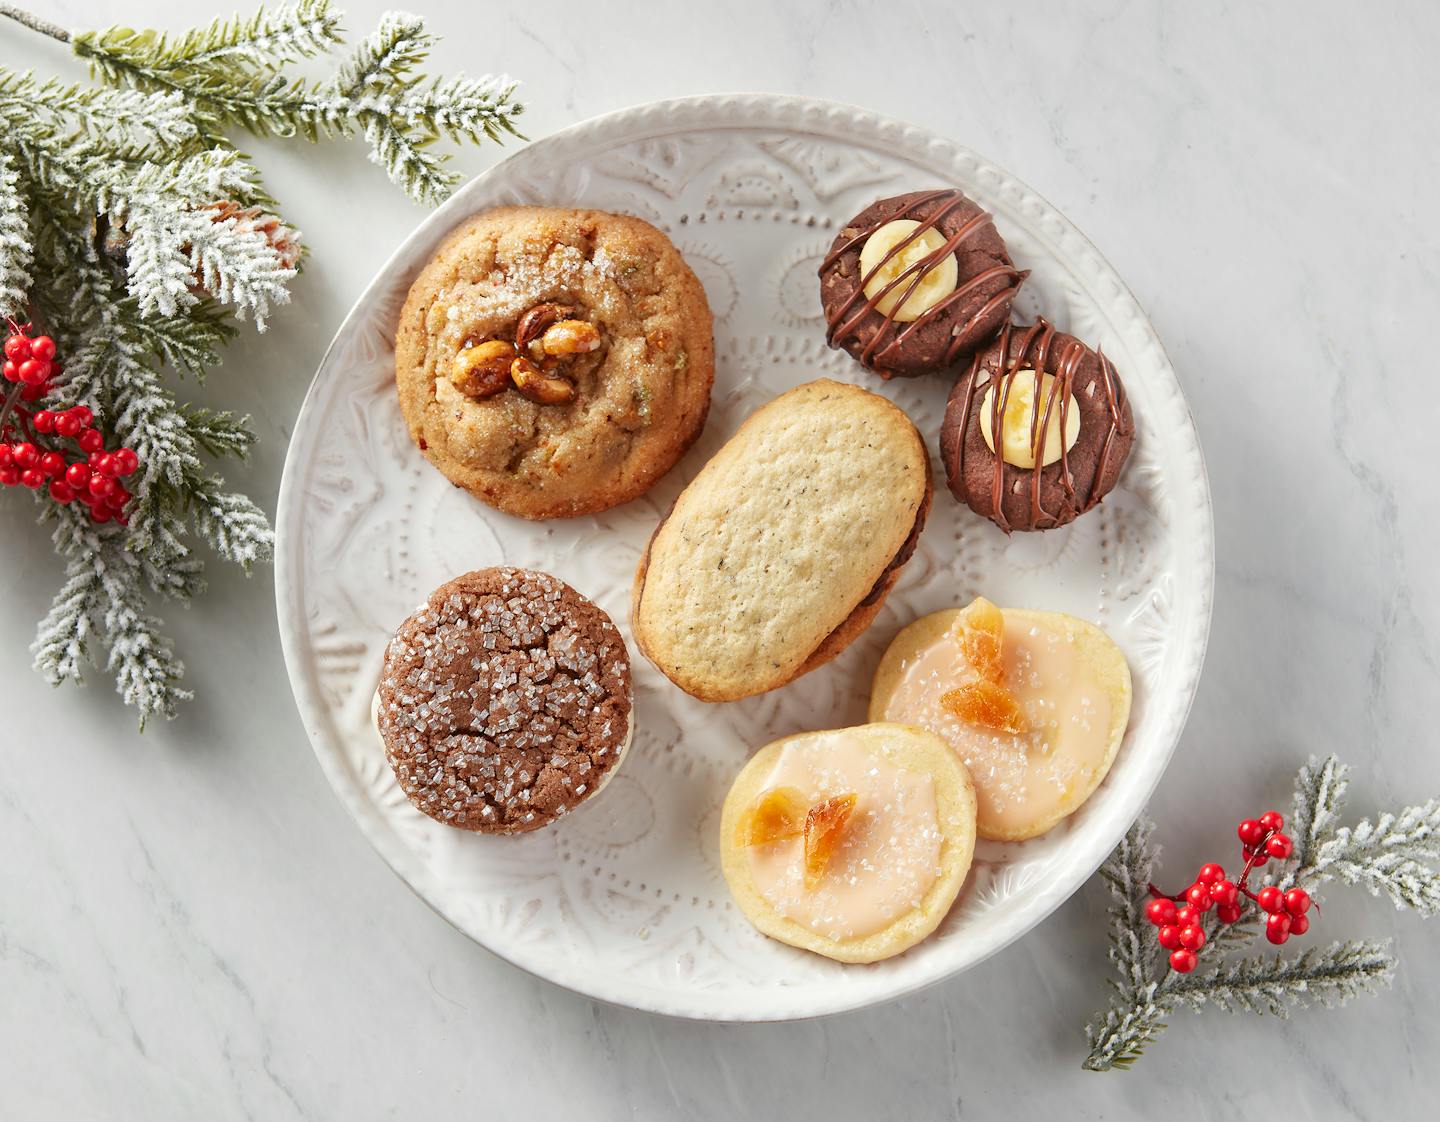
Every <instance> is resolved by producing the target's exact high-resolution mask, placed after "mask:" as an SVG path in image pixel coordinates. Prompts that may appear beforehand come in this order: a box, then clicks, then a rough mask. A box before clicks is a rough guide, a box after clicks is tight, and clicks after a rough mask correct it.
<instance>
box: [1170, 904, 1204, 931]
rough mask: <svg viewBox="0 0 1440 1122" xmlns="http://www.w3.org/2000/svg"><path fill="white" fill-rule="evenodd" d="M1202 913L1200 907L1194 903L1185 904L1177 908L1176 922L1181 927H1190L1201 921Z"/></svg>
mask: <svg viewBox="0 0 1440 1122" xmlns="http://www.w3.org/2000/svg"><path fill="white" fill-rule="evenodd" d="M1200 914H1201V913H1200V909H1199V908H1197V907H1195V906H1194V905H1193V904H1183V905H1181V906H1180V907H1179V908H1177V909H1175V922H1176V924H1178V925H1179V926H1181V927H1189V926H1190V925H1191V924H1192V923H1199V922H1200Z"/></svg>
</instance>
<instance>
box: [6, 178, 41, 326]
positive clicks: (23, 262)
mask: <svg viewBox="0 0 1440 1122" xmlns="http://www.w3.org/2000/svg"><path fill="white" fill-rule="evenodd" d="M34 254H35V250H34V246H33V245H32V244H31V241H30V222H29V207H28V206H27V205H26V202H25V197H24V195H23V194H22V193H21V189H20V175H19V173H18V172H17V171H16V170H15V166H14V164H13V163H11V160H10V155H9V153H8V152H5V151H4V150H3V149H0V315H4V316H11V315H14V314H15V313H16V312H17V311H19V310H20V308H22V307H23V306H24V304H25V293H26V292H27V291H28V290H29V288H30V263H31V260H32V259H33V257H34Z"/></svg>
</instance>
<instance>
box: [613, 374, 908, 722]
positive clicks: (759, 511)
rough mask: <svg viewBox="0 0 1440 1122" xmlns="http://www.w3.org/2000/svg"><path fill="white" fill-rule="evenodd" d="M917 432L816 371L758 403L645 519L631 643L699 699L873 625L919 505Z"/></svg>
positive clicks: (811, 655) (828, 654)
mask: <svg viewBox="0 0 1440 1122" xmlns="http://www.w3.org/2000/svg"><path fill="white" fill-rule="evenodd" d="M930 497H931V482H930V461H929V457H928V456H927V455H926V452H925V444H924V441H922V440H921V438H920V434H919V433H918V432H917V431H916V430H915V426H914V425H913V424H912V423H911V421H910V418H909V417H907V416H906V415H905V414H904V413H903V412H902V411H901V410H900V409H898V408H896V407H895V406H894V405H893V404H891V403H890V402H889V401H886V400H885V399H884V398H883V397H880V396H879V395H877V394H873V393H870V392H869V391H867V390H862V389H860V388H859V387H857V386H850V385H845V384H843V383H840V382H832V381H829V380H828V379H821V380H819V381H815V382H808V383H806V384H805V385H802V386H797V387H796V388H795V389H793V390H790V391H789V392H788V393H784V394H781V395H780V396H779V397H777V398H775V399H774V400H773V401H771V402H770V403H769V404H767V405H765V406H762V407H761V408H760V409H758V410H756V411H755V412H754V413H753V414H751V416H750V417H749V418H748V419H747V420H746V421H745V423H744V424H743V425H741V426H740V429H739V431H738V432H736V434H735V435H734V436H733V437H731V438H730V441H729V442H728V443H727V444H726V445H725V446H724V447H723V448H721V449H720V451H718V452H717V453H715V456H714V458H713V459H711V460H710V462H709V463H707V464H706V465H705V467H704V468H702V469H701V471H700V474H699V475H697V476H696V477H695V479H694V481H692V482H691V484H690V486H689V487H687V488H686V489H685V490H684V491H683V492H682V493H681V495H680V497H679V498H678V499H677V500H676V502H675V506H674V507H673V508H672V509H671V511H670V513H669V515H668V516H667V517H666V518H665V519H664V520H663V521H662V522H661V523H660V525H659V526H658V527H657V528H656V530H655V534H654V536H653V537H652V538H651V539H650V546H649V548H648V550H647V551H646V554H645V556H644V558H642V560H641V563H640V567H639V571H638V572H637V573H636V576H635V589H634V596H633V602H632V606H631V616H630V618H631V624H632V626H633V627H634V634H635V641H636V643H637V644H639V646H640V649H641V650H642V651H643V652H644V653H645V655H646V657H648V658H649V659H650V660H651V661H652V662H653V663H655V665H656V666H658V667H659V668H660V669H661V671H663V672H664V673H665V675H666V676H667V677H668V678H670V680H671V681H673V682H674V683H675V684H676V685H678V686H679V687H680V688H681V689H683V690H684V691H685V692H687V693H689V694H692V695H694V696H695V697H698V698H701V699H703V700H705V701H734V700H736V699H738V698H742V697H749V696H751V695H752V694H757V693H764V692H765V691H766V690H773V689H775V688H776V687H778V686H783V685H784V684H785V683H787V682H789V681H791V680H792V679H794V678H797V677H799V676H800V675H801V674H805V673H808V672H809V671H811V670H813V669H815V668H816V667H818V666H821V665H823V664H824V663H826V662H828V661H830V659H832V658H834V657H835V656H836V655H838V654H839V653H840V652H841V651H843V650H844V649H845V648H846V647H847V646H848V645H849V644H850V643H851V642H852V641H853V640H854V639H855V637H856V636H858V635H859V634H860V633H861V632H863V631H864V630H865V628H867V627H869V626H870V623H871V621H872V620H874V618H875V616H876V614H877V613H878V612H879V611H880V607H881V605H882V604H883V603H884V602H885V597H886V596H887V595H888V594H889V592H890V589H891V588H892V587H894V585H895V582H896V581H897V580H898V579H899V575H900V569H901V567H902V566H903V565H904V564H905V562H906V561H908V560H909V558H910V555H911V554H912V553H913V552H914V550H915V543H916V541H917V539H918V538H919V535H920V530H921V528H922V527H923V526H924V524H925V516H926V514H927V513H928V512H929V509H930Z"/></svg>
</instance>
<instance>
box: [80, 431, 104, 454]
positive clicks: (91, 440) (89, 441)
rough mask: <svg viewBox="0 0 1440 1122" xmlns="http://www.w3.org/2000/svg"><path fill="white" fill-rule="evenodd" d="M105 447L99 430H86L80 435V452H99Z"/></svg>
mask: <svg viewBox="0 0 1440 1122" xmlns="http://www.w3.org/2000/svg"><path fill="white" fill-rule="evenodd" d="M104 447H105V438H104V437H103V436H101V435H100V430H99V429H86V430H85V431H84V432H82V433H81V434H80V450H81V451H82V452H99V451H101V450H102V449H103V448H104Z"/></svg>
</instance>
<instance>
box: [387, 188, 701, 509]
mask: <svg viewBox="0 0 1440 1122" xmlns="http://www.w3.org/2000/svg"><path fill="white" fill-rule="evenodd" d="M714 373H715V347H714V339H713V335H712V325H711V317H710V308H709V305H708V304H707V303H706V300H705V291H704V289H703V288H702V287H701V285H700V282H699V280H697V279H696V277H695V274H694V273H693V272H691V270H690V268H689V267H688V266H687V265H686V264H685V262H684V260H683V259H682V258H681V256H680V254H679V252H678V251H677V250H676V249H675V247H674V246H673V245H671V244H670V241H669V239H668V238H666V237H665V235H664V234H662V233H661V232H660V231H659V230H657V229H655V227H653V226H651V225H650V224H649V223H647V222H643V221H641V220H640V219H638V218H632V217H629V216H628V215H622V214H607V213H605V212H603V211H598V210H563V209H557V208H550V207H499V208H496V209H494V210H488V211H485V212H484V213H482V214H478V215H476V216H475V217H473V218H471V219H469V220H468V221H467V222H465V223H464V224H463V225H462V226H460V227H459V228H458V229H457V230H456V231H455V232H454V233H452V234H451V235H450V236H449V238H447V239H446V241H445V243H444V244H443V245H442V246H441V247H440V249H439V251H438V252H437V253H436V254H435V256H434V258H433V259H432V260H431V261H430V263H429V264H427V265H426V266H425V268H424V269H423V270H421V272H420V275H419V276H418V277H417V278H416V279H415V283H414V285H413V286H412V287H411V289H410V294H409V296H408V297H407V299H406V301H405V306H404V308H403V309H402V311H401V313H400V323H399V328H398V330H397V333H396V339H395V380H396V385H397V388H398V391H399V395H400V408H401V411H402V412H403V413H404V415H405V422H406V424H407V426H408V427H409V430H410V436H411V439H412V440H414V441H415V444H416V446H417V447H418V448H419V449H420V451H421V452H423V453H424V455H425V457H426V459H428V460H429V461H430V462H431V463H432V464H434V465H435V467H437V468H438V469H439V470H440V471H441V472H443V473H444V475H445V476H446V477H447V478H448V479H450V480H451V481H452V482H453V483H455V484H456V485H457V486H460V487H463V488H465V489H466V490H468V491H469V492H471V494H473V495H475V496H476V497H477V498H479V499H481V500H483V501H484V502H486V503H489V504H490V505H491V506H494V507H498V508H499V509H500V510H503V511H506V512H508V513H510V514H516V515H519V516H521V517H524V518H557V517H569V516H573V515H579V514H587V513H592V512H595V511H600V510H605V509H607V508H609V507H612V506H616V505H617V504H619V503H623V502H627V501H629V500H630V499H633V498H635V497H636V496H638V495H640V494H642V493H643V492H645V491H646V490H647V489H648V488H649V487H650V486H651V485H652V484H653V483H654V482H655V481H656V480H657V479H659V478H660V477H661V476H662V475H664V474H665V473H666V472H667V471H669V470H670V468H671V467H673V466H674V464H675V462H676V461H677V460H678V459H679V458H680V456H681V455H682V454H683V453H684V452H685V449H687V448H688V447H689V446H690V444H691V443H692V442H693V441H694V440H695V438H696V437H697V436H698V435H699V433H700V430H701V428H702V426H703V425H704V423H705V415H706V412H707V410H708V408H709V404H710V386H711V383H712V381H713V380H714Z"/></svg>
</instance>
